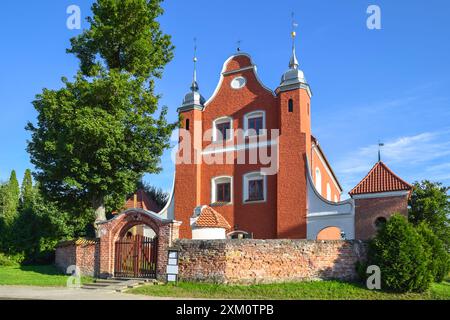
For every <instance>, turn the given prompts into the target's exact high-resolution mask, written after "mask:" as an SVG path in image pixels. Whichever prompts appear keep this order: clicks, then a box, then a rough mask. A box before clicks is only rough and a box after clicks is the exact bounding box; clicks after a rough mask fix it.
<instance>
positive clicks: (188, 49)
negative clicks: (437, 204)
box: [0, 0, 450, 191]
mask: <svg viewBox="0 0 450 320" xmlns="http://www.w3.org/2000/svg"><path fill="white" fill-rule="evenodd" d="M72 4H76V5H79V6H80V7H81V10H82V16H83V19H84V18H85V17H86V16H87V15H89V14H90V11H89V8H90V6H91V4H92V1H88V0H70V1H66V0H41V1H14V2H13V1H8V2H6V1H4V2H2V4H1V10H0V39H2V44H1V50H0V64H1V65H0V142H1V152H0V180H6V179H7V177H8V176H9V172H10V171H11V169H16V170H17V172H18V175H19V177H21V176H22V175H23V172H24V170H25V169H26V168H29V167H31V165H30V163H29V156H28V154H27V153H26V151H25V148H26V140H27V139H28V138H29V135H28V133H27V132H26V131H25V130H24V127H25V125H26V123H27V121H28V120H31V121H35V118H36V113H35V111H34V109H33V107H32V104H31V102H32V101H33V99H34V96H35V95H36V94H38V93H40V92H41V90H42V88H44V87H47V88H59V87H60V86H61V81H60V78H61V77H62V76H67V77H69V78H70V77H72V76H73V75H74V74H75V72H76V69H77V60H76V59H75V57H73V56H71V55H68V54H66V53H65V49H66V48H68V47H69V39H70V38H71V37H73V36H76V35H77V34H79V33H80V31H79V30H69V29H67V28H66V19H67V17H68V15H67V14H66V8H67V7H68V6H69V5H72ZM370 4H376V5H379V6H380V8H381V13H382V29H381V30H369V29H367V27H366V19H367V17H368V15H367V13H366V9H367V7H368V6H369V5H370ZM163 6H164V8H165V10H166V12H165V14H164V16H162V17H161V18H160V19H159V20H160V22H161V25H162V28H163V30H164V31H165V32H166V33H168V34H170V35H172V40H173V43H174V45H175V46H176V50H175V58H174V60H173V61H172V62H171V63H170V64H169V65H167V67H166V69H165V72H164V77H163V79H162V80H160V81H158V83H157V92H159V93H161V94H162V96H163V98H162V99H161V105H167V106H168V107H169V110H170V112H169V118H170V119H175V118H176V109H177V107H178V106H179V105H180V103H181V100H182V98H183V96H184V94H185V93H186V92H187V91H188V88H189V84H190V80H191V74H192V63H191V61H192V47H193V40H192V39H193V38H194V37H197V39H198V58H199V64H198V77H199V84H200V89H201V92H202V94H203V95H204V96H205V97H206V98H208V97H209V96H210V95H211V94H212V92H213V91H214V89H215V87H216V85H217V82H218V80H219V73H220V70H221V68H222V65H223V62H224V61H225V60H226V59H227V58H228V57H229V56H230V55H231V54H233V53H234V52H235V50H236V42H237V41H238V40H241V41H242V45H241V47H242V50H243V51H245V52H247V53H249V54H250V55H251V56H252V58H253V60H254V62H255V63H256V64H257V66H258V73H259V76H260V78H261V79H262V81H263V82H264V83H265V84H266V85H267V86H268V87H270V88H272V89H275V88H276V87H277V86H278V85H279V80H280V77H281V75H282V73H283V72H284V71H285V70H286V69H287V64H288V61H289V56H290V45H291V44H290V41H291V40H290V36H289V33H290V29H291V19H290V13H291V12H292V11H295V13H296V20H297V22H298V24H299V28H298V30H297V33H298V38H297V52H298V58H299V60H300V66H301V68H302V70H303V71H304V72H305V74H306V77H307V79H308V81H309V83H310V85H311V88H312V90H313V93H314V96H313V100H312V104H311V109H312V126H313V133H314V134H315V135H316V136H317V137H318V138H319V141H320V144H321V146H322V147H323V149H324V151H325V153H326V154H327V156H328V158H329V160H330V162H331V164H332V165H333V167H334V169H335V171H336V173H337V175H338V177H339V179H340V181H341V183H342V185H343V186H344V188H345V190H346V191H348V190H349V189H350V188H351V187H353V186H354V185H355V184H356V183H357V182H358V181H359V180H360V179H361V178H362V177H363V176H364V175H365V174H366V173H367V171H368V170H369V169H370V168H371V167H372V166H373V164H374V163H375V162H376V160H377V143H378V141H379V140H381V141H383V142H384V143H385V147H384V150H383V152H382V157H383V160H384V161H385V162H386V163H387V165H388V166H390V167H391V168H392V169H393V170H394V171H395V172H396V173H397V174H398V175H400V176H401V177H402V178H404V179H405V180H407V181H409V182H413V181H415V180H420V179H425V178H428V179H431V180H435V181H442V182H444V183H446V184H447V185H450V90H449V88H450V60H449V58H450V56H449V53H450V41H449V39H450V25H449V23H448V14H449V13H450V2H449V1H445V0H442V1H438V0H426V1H425V0H415V1H406V0H397V1H381V0H372V1H364V0H351V1H350V0H345V1H344V0H341V1H337V0H336V1H325V0H322V1H304V0H295V1H285V0H278V1H256V0H254V1H250V0H247V1H243V0H239V1H238V0H231V1H229V0H228V1H207V0H198V1H186V0H183V1H182V0H173V1H166V2H165V3H164V4H163ZM82 27H83V28H85V27H87V24H86V22H84V21H83V25H82ZM163 167H164V170H163V172H162V173H161V174H160V175H158V176H147V177H146V180H147V181H149V182H151V183H152V184H154V185H157V186H160V187H162V188H163V189H165V190H169V189H170V188H171V184H172V179H173V178H172V177H173V164H172V163H171V161H170V152H167V153H166V155H165V156H164V157H163Z"/></svg>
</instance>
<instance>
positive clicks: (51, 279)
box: [0, 265, 92, 287]
mask: <svg viewBox="0 0 450 320" xmlns="http://www.w3.org/2000/svg"><path fill="white" fill-rule="evenodd" d="M67 279H68V276H66V275H64V274H62V273H61V272H60V271H59V270H58V269H57V268H56V267H55V266H53V265H48V266H14V267H3V266H0V285H21V286H40V287H64V286H66V285H67ZM81 281H82V283H87V282H92V278H90V277H82V279H81Z"/></svg>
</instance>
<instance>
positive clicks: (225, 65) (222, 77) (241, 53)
mask: <svg viewBox="0 0 450 320" xmlns="http://www.w3.org/2000/svg"><path fill="white" fill-rule="evenodd" d="M237 56H246V57H248V58H249V59H250V64H251V66H249V67H245V68H241V69H238V70H231V71H228V72H225V70H226V69H227V65H228V63H229V62H230V61H231V60H233V59H234V58H235V57H237ZM251 69H253V73H254V75H255V78H256V80H257V81H258V83H259V84H260V85H261V86H262V87H263V88H264V89H265V90H267V91H268V92H270V93H271V94H272V96H274V97H276V94H275V92H273V90H271V89H269V88H268V87H267V86H265V85H264V84H263V83H262V81H261V80H260V79H259V77H258V73H257V72H256V65H254V64H253V61H252V58H251V57H250V55H249V54H247V53H243V52H240V53H238V54H235V55H232V56H231V57H229V58H228V59H227V60H226V61H225V62H224V64H223V67H222V71H221V72H220V79H219V83H218V84H217V86H216V89H215V90H214V92H213V94H212V96H211V97H210V98H209V99H208V100H207V101H206V102H205V103H204V107H203V111H204V110H205V109H206V107H207V106H208V105H209V103H210V102H211V101H213V100H214V98H215V97H216V95H217V94H218V93H219V90H220V88H221V87H222V83H223V79H224V78H225V76H226V75H229V74H232V73H236V72H241V71H245V70H251ZM233 71H235V72H233Z"/></svg>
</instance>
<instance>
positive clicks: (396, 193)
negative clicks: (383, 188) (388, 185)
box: [351, 190, 409, 199]
mask: <svg viewBox="0 0 450 320" xmlns="http://www.w3.org/2000/svg"><path fill="white" fill-rule="evenodd" d="M408 194H409V191H406V190H404V191H389V192H379V193H365V194H355V195H353V196H351V197H352V198H353V199H373V198H387V197H402V196H407V195H408Z"/></svg>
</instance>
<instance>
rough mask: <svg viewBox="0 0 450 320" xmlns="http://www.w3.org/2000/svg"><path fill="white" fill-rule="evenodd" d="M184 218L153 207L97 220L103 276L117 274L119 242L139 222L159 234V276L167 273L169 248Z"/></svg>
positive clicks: (100, 273) (131, 210)
mask: <svg viewBox="0 0 450 320" xmlns="http://www.w3.org/2000/svg"><path fill="white" fill-rule="evenodd" d="M180 224H181V222H178V221H174V220H168V219H164V218H162V217H160V216H159V215H157V214H156V213H153V212H151V211H145V210H142V209H130V210H127V211H124V212H122V213H121V214H119V215H117V216H115V217H114V218H113V219H111V220H108V221H104V222H99V223H98V224H97V226H98V231H99V235H100V241H99V242H100V244H99V253H98V255H99V259H98V261H99V266H98V270H99V272H98V274H99V276H100V277H102V278H109V277H113V276H114V262H115V244H116V242H117V241H118V240H119V239H121V238H123V237H124V236H125V234H126V232H127V231H128V230H130V229H131V228H132V227H134V226H137V225H146V226H148V227H150V228H152V229H153V231H154V232H155V234H156V237H157V238H158V241H157V259H156V276H157V278H158V279H163V278H164V277H165V269H166V265H167V251H168V249H169V248H170V247H171V246H172V243H173V241H174V240H175V239H178V234H179V233H178V230H179V226H180Z"/></svg>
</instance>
